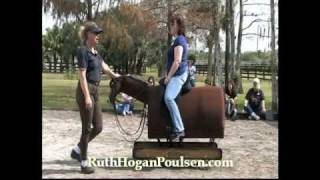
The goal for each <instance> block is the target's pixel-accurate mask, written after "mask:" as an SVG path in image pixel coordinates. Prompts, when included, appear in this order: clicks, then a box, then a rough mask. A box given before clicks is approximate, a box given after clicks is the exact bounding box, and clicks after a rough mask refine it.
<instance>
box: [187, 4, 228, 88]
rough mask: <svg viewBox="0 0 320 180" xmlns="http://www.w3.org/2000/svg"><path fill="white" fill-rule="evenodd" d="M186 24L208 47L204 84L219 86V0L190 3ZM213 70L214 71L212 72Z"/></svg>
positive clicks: (220, 17)
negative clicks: (187, 23)
mask: <svg viewBox="0 0 320 180" xmlns="http://www.w3.org/2000/svg"><path fill="white" fill-rule="evenodd" d="M187 17H188V22H189V26H190V29H191V30H192V32H195V33H197V34H199V37H200V38H203V39H204V40H205V41H206V44H207V47H208V51H209V52H208V70H207V72H208V73H207V79H206V82H207V84H209V85H218V84H219V82H220V81H219V80H218V79H219V76H221V73H219V68H217V67H220V63H221V56H219V54H220V48H219V46H220V38H219V33H220V29H221V21H222V11H221V3H220V0H214V1H192V4H191V5H190V6H189V8H188V12H187ZM213 70H214V71H213Z"/></svg>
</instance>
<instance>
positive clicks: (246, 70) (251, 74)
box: [43, 62, 271, 80]
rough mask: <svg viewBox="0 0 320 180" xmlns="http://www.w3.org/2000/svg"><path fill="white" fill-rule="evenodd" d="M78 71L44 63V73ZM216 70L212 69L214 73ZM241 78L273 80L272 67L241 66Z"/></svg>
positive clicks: (203, 70) (202, 69)
mask: <svg viewBox="0 0 320 180" xmlns="http://www.w3.org/2000/svg"><path fill="white" fill-rule="evenodd" d="M111 68H112V69H113V70H114V71H116V72H118V73H121V72H124V69H121V68H114V67H112V66H111ZM196 69H197V72H196V73H197V74H199V75H207V73H208V72H207V71H208V65H206V64H198V65H196ZM77 70H78V64H77V63H75V64H72V63H69V64H68V63H60V62H59V63H57V64H53V63H52V64H49V63H44V64H43V72H47V73H65V72H67V71H71V72H72V71H77ZM213 70H214V69H212V71H213ZM221 70H222V72H223V76H224V66H221ZM142 72H146V67H143V68H142ZM240 72H241V77H242V78H246V79H252V78H256V77H258V78H260V79H262V80H270V79H271V66H270V65H261V64H250V65H241V67H240Z"/></svg>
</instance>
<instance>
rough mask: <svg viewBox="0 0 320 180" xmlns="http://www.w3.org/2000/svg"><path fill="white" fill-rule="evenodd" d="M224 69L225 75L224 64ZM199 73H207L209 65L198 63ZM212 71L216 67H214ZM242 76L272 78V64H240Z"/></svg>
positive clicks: (222, 67) (222, 68) (247, 77)
mask: <svg viewBox="0 0 320 180" xmlns="http://www.w3.org/2000/svg"><path fill="white" fill-rule="evenodd" d="M220 68H221V70H222V72H223V73H222V75H223V76H224V66H221V67H220ZM196 69H197V74H200V75H207V73H208V65H206V64H203V65H196ZM212 71H214V69H213V68H212ZM240 73H241V78H246V79H252V78H256V77H257V78H259V79H262V80H271V66H270V65H260V64H250V65H241V66H240Z"/></svg>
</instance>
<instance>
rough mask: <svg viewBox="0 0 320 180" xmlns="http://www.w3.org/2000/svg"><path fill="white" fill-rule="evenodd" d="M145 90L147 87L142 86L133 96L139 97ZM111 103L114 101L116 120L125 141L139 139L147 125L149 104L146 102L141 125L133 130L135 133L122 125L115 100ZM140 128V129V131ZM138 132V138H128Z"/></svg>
mask: <svg viewBox="0 0 320 180" xmlns="http://www.w3.org/2000/svg"><path fill="white" fill-rule="evenodd" d="M113 83H114V82H111V83H110V86H112V85H113ZM145 85H147V84H145ZM144 91H145V88H141V91H139V92H138V93H137V94H136V95H135V96H133V97H139V96H140V95H141V94H142V93H143V92H144ZM111 103H112V105H113V110H114V112H115V121H116V124H117V127H118V129H119V131H120V133H121V134H122V138H123V139H124V140H125V141H127V142H135V141H136V140H138V139H139V138H140V137H141V135H142V132H143V130H144V127H145V122H146V117H147V106H146V104H145V103H144V106H143V107H144V108H143V112H142V113H141V119H140V123H139V126H138V128H137V130H136V131H135V132H133V133H130V132H128V131H126V130H125V129H124V128H123V127H122V125H121V123H120V121H119V118H118V112H117V109H116V104H115V102H111ZM139 130H140V132H139ZM138 133H139V134H138ZM136 134H138V136H137V137H136V138H134V139H133V140H129V139H128V138H127V136H133V135H136Z"/></svg>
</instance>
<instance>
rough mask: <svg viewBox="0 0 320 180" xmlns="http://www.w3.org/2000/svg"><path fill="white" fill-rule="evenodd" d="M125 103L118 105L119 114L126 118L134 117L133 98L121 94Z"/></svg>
mask: <svg viewBox="0 0 320 180" xmlns="http://www.w3.org/2000/svg"><path fill="white" fill-rule="evenodd" d="M121 97H122V99H123V101H122V102H121V103H119V104H116V109H117V112H118V113H121V114H122V115H124V116H126V115H127V114H129V115H132V111H133V98H132V97H131V96H129V95H127V94H125V93H121Z"/></svg>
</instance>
